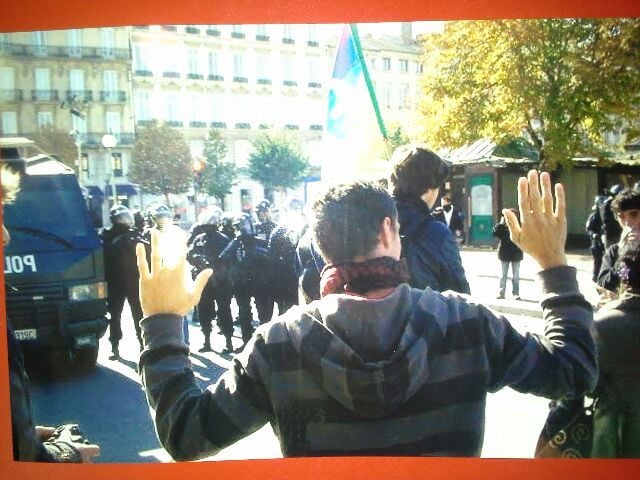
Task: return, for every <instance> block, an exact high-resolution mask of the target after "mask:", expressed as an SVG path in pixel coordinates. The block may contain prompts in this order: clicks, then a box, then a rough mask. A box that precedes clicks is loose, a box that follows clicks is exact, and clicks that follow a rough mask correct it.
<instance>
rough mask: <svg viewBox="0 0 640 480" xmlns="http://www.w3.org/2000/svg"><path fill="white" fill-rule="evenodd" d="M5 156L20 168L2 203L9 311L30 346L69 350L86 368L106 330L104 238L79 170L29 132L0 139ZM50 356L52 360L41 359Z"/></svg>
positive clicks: (26, 347)
mask: <svg viewBox="0 0 640 480" xmlns="http://www.w3.org/2000/svg"><path fill="white" fill-rule="evenodd" d="M0 147H1V154H0V157H1V158H2V162H3V163H5V164H7V165H8V166H9V167H10V168H12V169H14V170H16V171H18V172H19V173H20V177H21V181H20V192H19V194H18V196H17V198H16V201H15V202H14V203H13V204H10V205H4V207H3V217H4V218H3V221H4V225H5V227H6V228H7V230H9V234H10V235H11V241H10V243H9V245H8V246H6V247H5V249H4V275H5V291H6V308H7V316H8V317H9V319H10V320H11V323H12V324H13V328H14V331H15V334H16V337H17V338H18V340H19V341H20V343H21V346H22V347H23V350H25V351H26V352H28V351H29V350H32V349H38V350H39V354H40V355H42V354H43V353H44V352H43V351H45V352H63V353H64V354H65V356H66V357H70V358H71V359H72V360H73V361H74V363H76V364H77V365H78V366H80V367H84V368H90V367H93V366H94V365H95V364H96V360H97V357H98V340H99V339H100V337H102V335H104V333H105V331H106V328H107V324H108V322H107V304H106V298H107V286H106V283H105V279H104V264H103V256H102V244H101V241H100V239H99V237H98V235H97V232H96V230H95V228H94V225H93V224H92V222H91V219H90V216H89V212H88V210H87V206H86V203H85V199H84V197H83V194H82V190H81V188H80V185H79V184H78V180H77V178H76V175H75V172H74V171H73V170H72V169H71V168H69V167H68V166H66V165H64V164H63V163H62V162H59V161H58V160H56V159H55V158H53V157H52V156H50V155H48V154H46V153H44V152H42V151H41V150H40V149H38V148H37V147H36V146H35V144H34V142H32V141H30V140H28V139H25V138H17V137H16V138H0ZM40 361H45V362H46V359H40Z"/></svg>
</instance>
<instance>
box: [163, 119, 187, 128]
mask: <svg viewBox="0 0 640 480" xmlns="http://www.w3.org/2000/svg"><path fill="white" fill-rule="evenodd" d="M165 123H166V124H167V125H169V126H170V127H183V126H184V122H183V121H182V120H167V121H166V122H165Z"/></svg>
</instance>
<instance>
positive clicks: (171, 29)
mask: <svg viewBox="0 0 640 480" xmlns="http://www.w3.org/2000/svg"><path fill="white" fill-rule="evenodd" d="M160 28H161V29H162V30H164V31H165V32H177V31H178V27H176V26H175V25H162V27H160Z"/></svg>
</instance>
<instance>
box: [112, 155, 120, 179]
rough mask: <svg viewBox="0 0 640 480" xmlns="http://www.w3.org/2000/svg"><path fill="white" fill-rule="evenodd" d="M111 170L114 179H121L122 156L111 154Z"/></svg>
mask: <svg viewBox="0 0 640 480" xmlns="http://www.w3.org/2000/svg"><path fill="white" fill-rule="evenodd" d="M111 168H112V169H113V176H114V177H122V154H121V153H119V152H115V153H112V154H111Z"/></svg>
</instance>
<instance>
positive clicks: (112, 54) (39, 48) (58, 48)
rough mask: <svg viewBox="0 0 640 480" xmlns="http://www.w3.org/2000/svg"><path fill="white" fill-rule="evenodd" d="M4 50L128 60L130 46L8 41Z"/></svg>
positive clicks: (11, 52) (7, 51)
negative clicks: (41, 43)
mask: <svg viewBox="0 0 640 480" xmlns="http://www.w3.org/2000/svg"><path fill="white" fill-rule="evenodd" d="M2 50H3V51H4V53H6V54H7V55H13V56H18V57H20V56H35V57H66V58H69V57H72V58H77V57H81V58H108V59H116V60H128V59H129V58H130V56H129V55H130V54H129V49H128V48H105V47H75V46H74V47H69V46H67V45H64V46H62V45H28V44H21V43H6V44H4V46H3V48H2Z"/></svg>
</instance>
